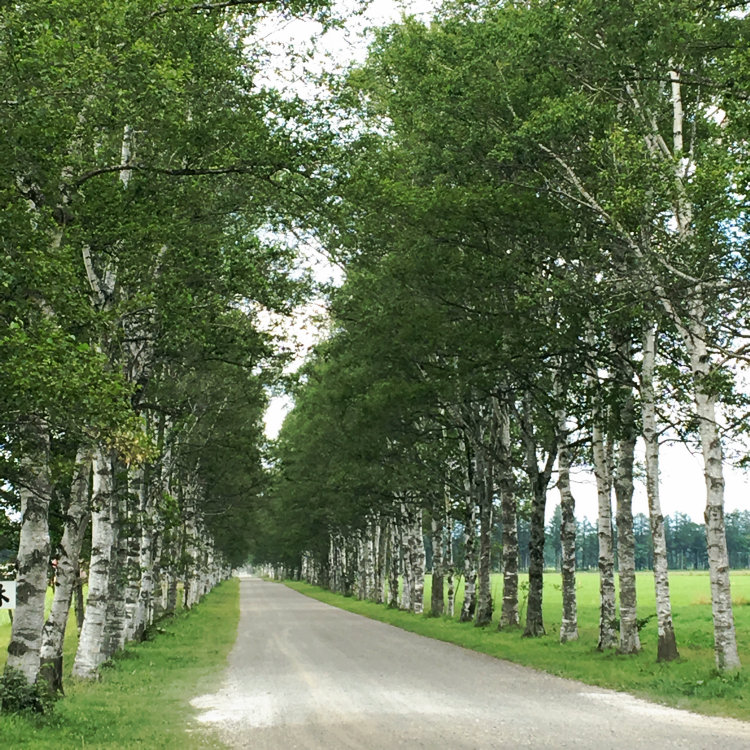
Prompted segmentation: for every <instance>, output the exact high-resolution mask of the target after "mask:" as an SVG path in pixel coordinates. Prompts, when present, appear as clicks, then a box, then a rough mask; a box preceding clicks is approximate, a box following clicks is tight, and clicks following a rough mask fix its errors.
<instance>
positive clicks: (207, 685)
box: [0, 579, 239, 750]
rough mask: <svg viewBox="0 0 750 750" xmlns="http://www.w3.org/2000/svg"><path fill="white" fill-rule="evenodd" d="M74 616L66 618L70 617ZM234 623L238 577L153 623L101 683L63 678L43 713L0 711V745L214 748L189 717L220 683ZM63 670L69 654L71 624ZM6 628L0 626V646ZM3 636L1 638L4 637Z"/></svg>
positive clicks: (55, 749)
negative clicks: (194, 703) (57, 696)
mask: <svg viewBox="0 0 750 750" xmlns="http://www.w3.org/2000/svg"><path fill="white" fill-rule="evenodd" d="M71 619H72V618H71ZM238 622H239V581H238V580H237V579H233V580H230V581H226V582H224V583H222V584H221V585H219V586H218V587H217V588H216V589H214V591H212V592H211V593H210V594H209V595H208V596H206V597H205V599H204V600H203V601H202V602H201V603H200V605H199V606H198V607H196V608H195V609H193V610H191V611H189V612H181V613H179V614H177V615H176V616H175V617H173V618H169V619H167V620H164V621H162V622H160V623H159V628H160V630H161V631H163V632H157V633H156V634H155V636H154V637H153V639H152V640H148V641H146V642H144V643H139V644H129V645H128V646H127V647H126V648H125V650H124V651H123V652H122V653H121V654H119V655H118V656H117V657H116V658H115V659H114V660H113V661H112V663H111V665H109V664H108V665H106V666H105V668H104V669H103V670H102V678H101V680H100V681H99V682H94V683H87V682H86V683H84V682H74V681H71V680H70V679H68V681H67V683H66V695H65V697H64V698H63V699H61V700H60V701H58V702H57V703H56V704H55V708H54V711H53V712H52V713H51V714H50V715H47V716H12V715H1V716H0V741H1V742H2V746H3V747H13V748H16V747H29V748H34V750H48V749H49V750H68V749H69V748H70V749H72V748H112V749H114V748H118V749H120V748H132V747H138V748H148V749H149V750H151V749H152V748H154V749H156V748H182V749H183V750H184V749H186V748H212V747H213V748H215V747H223V745H222V744H221V743H220V742H218V740H216V739H215V737H212V736H211V734H210V733H209V731H208V730H206V729H205V728H203V727H201V726H200V725H199V724H198V723H197V722H196V721H195V720H194V718H193V717H194V715H195V712H194V710H193V709H192V708H191V707H190V704H189V701H190V699H191V698H193V697H195V696H197V695H200V694H203V693H208V692H211V691H212V690H215V689H216V688H217V687H218V681H219V680H220V677H221V672H222V670H223V668H224V666H225V664H226V658H227V654H228V653H229V650H230V649H231V647H232V645H233V643H234V641H235V638H236V635H237V624H238ZM70 624H71V628H69V630H68V634H67V636H66V643H65V664H66V672H67V673H68V674H69V672H70V669H71V666H72V660H73V655H74V653H75V627H74V626H73V624H72V623H70ZM8 630H9V628H8V626H7V625H6V626H0V646H3V651H5V648H4V645H7V637H8V634H7V631H8ZM3 639H4V640H3Z"/></svg>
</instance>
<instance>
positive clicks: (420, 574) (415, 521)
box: [409, 508, 426, 615]
mask: <svg viewBox="0 0 750 750" xmlns="http://www.w3.org/2000/svg"><path fill="white" fill-rule="evenodd" d="M410 525H411V529H410V533H409V555H410V558H411V571H412V599H411V611H412V612H414V613H415V614H418V615H421V614H422V613H423V612H424V575H425V567H426V565H425V551H424V537H423V535H422V509H421V508H416V509H415V510H413V511H412V513H411V524H410Z"/></svg>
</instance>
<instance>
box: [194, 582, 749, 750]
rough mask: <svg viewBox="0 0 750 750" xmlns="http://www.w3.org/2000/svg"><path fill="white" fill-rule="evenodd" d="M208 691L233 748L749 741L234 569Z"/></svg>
mask: <svg viewBox="0 0 750 750" xmlns="http://www.w3.org/2000/svg"><path fill="white" fill-rule="evenodd" d="M240 591H241V611H242V614H241V619H240V626H239V634H238V637H237V642H236V644H235V646H234V649H233V651H232V653H231V655H230V659H229V667H228V669H227V672H226V675H225V679H224V683H223V685H222V687H221V689H220V690H219V692H218V693H215V694H212V695H204V696H201V697H199V698H196V699H195V700H194V701H193V705H194V706H195V708H197V709H198V710H199V717H198V718H199V720H200V721H201V722H204V723H206V724H208V725H212V726H213V728H214V729H215V730H216V731H217V732H218V733H219V736H220V737H221V739H222V740H223V741H224V742H226V743H227V744H228V745H229V746H230V747H234V748H248V749H249V748H252V749H253V750H292V749H293V748H300V749H302V748H304V749H305V750H313V749H315V750H317V749H325V750H338V749H339V748H364V749H367V750H381V749H382V750H390V748H399V747H401V748H430V749H431V750H436V749H441V748H446V749H448V748H449V749H450V750H453V749H469V748H471V749H472V750H484V749H485V748H487V749H489V748H493V749H494V748H514V749H515V748H576V749H577V750H585V749H586V748H592V750H593V749H595V750H608V749H610V748H611V749H613V750H614V749H619V748H623V750H625V749H627V750H633V749H634V748H653V749H654V750H665V749H666V748H685V749H688V748H689V750H702V749H706V750H713V749H714V748H717V749H718V750H735V749H736V750H740V749H742V750H747V749H748V748H750V724H748V723H744V722H739V721H733V720H731V719H719V718H708V717H702V716H698V715H696V714H691V713H688V712H686V711H678V710H675V709H670V708H664V707H662V706H658V705H655V704H651V703H647V702H645V701H641V700H638V699H636V698H632V697H630V696H628V695H625V694H622V693H616V692H613V691H610V690H603V689H599V688H594V687H591V686H589V685H584V684H582V683H579V682H574V681H571V680H563V679H560V678H557V677H552V676H550V675H546V674H543V673H541V672H537V671H534V670H532V669H527V668H525V667H519V666H516V665H514V664H510V663H508V662H504V661H499V660H497V659H493V658H491V657H489V656H484V655H483V654H477V653H474V652H471V651H467V650H465V649H462V648H459V647H457V646H453V645H450V644H446V643H441V642H438V641H433V640H431V639H428V638H424V637H422V636H418V635H414V634H413V633H407V632H405V631H402V630H399V629H398V628H394V627H392V626H390V625H386V624H384V623H380V622H375V621H373V620H368V619H367V618H364V617H361V616H359V615H354V614H351V613H349V612H344V611H342V610H339V609H336V608H335V607H330V606H328V605H326V604H322V603H321V602H318V601H316V600H314V599H309V598H308V597H305V596H302V595H301V594H298V593H297V592H295V591H292V590H291V589H288V588H286V587H285V586H283V585H281V584H276V583H267V582H264V581H261V580H259V579H256V578H244V579H242V581H241V585H240Z"/></svg>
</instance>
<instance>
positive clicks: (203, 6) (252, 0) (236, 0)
mask: <svg viewBox="0 0 750 750" xmlns="http://www.w3.org/2000/svg"><path fill="white" fill-rule="evenodd" d="M267 1H268V0H223V2H218V3H193V4H192V5H178V6H175V7H171V8H170V7H168V6H166V5H163V6H162V7H161V8H159V10H155V11H154V12H153V13H152V14H151V15H150V18H159V17H160V16H166V15H167V14H168V13H186V12H187V13H195V12H197V11H199V10H209V11H210V10H224V9H225V8H232V7H235V6H241V5H252V6H258V5H264V4H265V3H266V2H267Z"/></svg>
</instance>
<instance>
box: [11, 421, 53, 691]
mask: <svg viewBox="0 0 750 750" xmlns="http://www.w3.org/2000/svg"><path fill="white" fill-rule="evenodd" d="M22 450H23V453H22V459H21V470H22V484H20V485H19V487H18V490H19V494H20V496H21V532H20V537H19V540H18V557H17V569H18V575H17V577H16V610H15V612H14V615H13V624H12V627H11V634H10V643H9V644H8V660H7V662H6V665H5V670H6V672H8V670H11V669H15V670H18V671H19V672H21V673H22V674H23V676H24V677H25V678H26V680H27V681H28V682H29V683H30V684H32V683H34V682H35V681H36V679H37V676H38V674H39V666H40V659H41V655H40V652H41V647H42V628H43V627H44V599H45V596H46V594H47V576H48V573H49V570H48V569H49V553H50V549H49V546H50V541H49V521H48V517H49V503H50V497H51V495H52V484H51V478H50V469H49V450H50V438H49V432H48V430H47V427H46V425H45V424H44V423H43V422H42V421H41V420H39V419H35V420H30V421H29V423H28V424H27V425H26V426H25V429H24V440H23V444H22Z"/></svg>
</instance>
